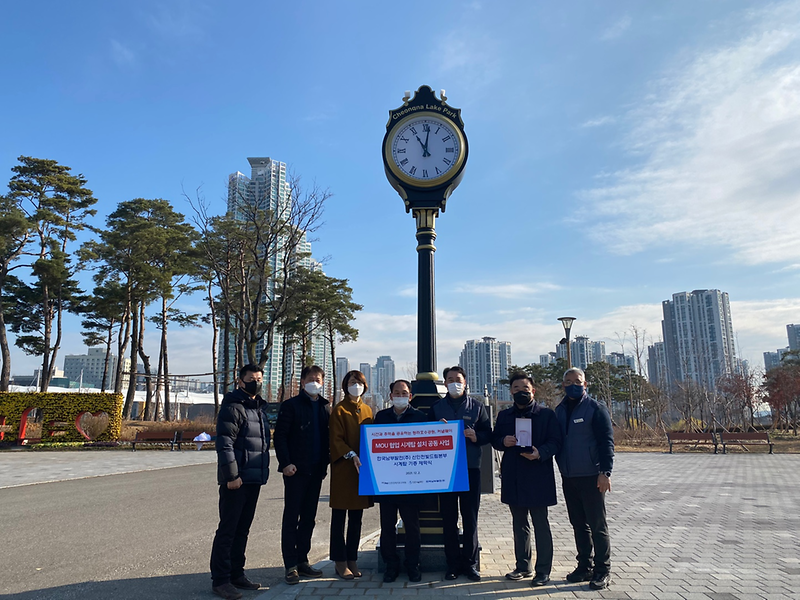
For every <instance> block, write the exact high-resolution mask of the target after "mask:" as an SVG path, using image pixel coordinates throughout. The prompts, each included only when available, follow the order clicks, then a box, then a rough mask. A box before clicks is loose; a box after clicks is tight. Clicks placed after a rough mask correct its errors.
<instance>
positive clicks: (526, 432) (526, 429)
mask: <svg viewBox="0 0 800 600" xmlns="http://www.w3.org/2000/svg"><path fill="white" fill-rule="evenodd" d="M531 425H532V423H531V420H530V419H524V418H523V419H517V435H516V438H517V446H522V447H523V448H530V447H531V446H532V445H533V444H532V443H531Z"/></svg>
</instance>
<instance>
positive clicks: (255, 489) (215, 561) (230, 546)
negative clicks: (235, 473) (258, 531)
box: [211, 484, 261, 586]
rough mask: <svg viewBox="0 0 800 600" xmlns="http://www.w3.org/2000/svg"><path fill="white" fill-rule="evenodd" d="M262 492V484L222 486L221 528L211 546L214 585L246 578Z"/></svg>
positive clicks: (220, 501)
mask: <svg viewBox="0 0 800 600" xmlns="http://www.w3.org/2000/svg"><path fill="white" fill-rule="evenodd" d="M260 493H261V486H260V485H254V484H245V485H242V486H241V487H239V489H237V490H229V489H228V486H227V485H221V486H219V527H217V533H216V534H215V535H214V543H213V544H212V546H211V580H212V585H214V586H218V585H222V584H224V583H228V582H229V581H230V580H231V579H238V578H239V577H241V576H242V575H244V562H245V556H244V551H245V548H246V547H247V536H248V535H249V534H250V525H251V524H252V523H253V517H254V516H255V514H256V504H258V495H259V494H260Z"/></svg>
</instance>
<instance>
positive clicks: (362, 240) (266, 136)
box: [0, 0, 800, 375]
mask: <svg viewBox="0 0 800 600" xmlns="http://www.w3.org/2000/svg"><path fill="white" fill-rule="evenodd" d="M0 72H2V73H3V88H4V91H3V93H2V94H0V114H2V115H3V119H2V127H0V186H4V185H5V183H6V182H7V181H8V178H9V177H10V176H11V171H10V169H11V167H12V166H13V165H14V164H16V159H17V157H18V156H19V155H31V156H36V157H42V158H51V159H55V160H57V161H59V162H60V163H62V164H65V165H68V166H70V167H72V168H73V170H74V172H79V173H83V174H84V175H85V176H86V177H87V178H88V181H89V187H90V188H91V189H92V190H94V192H95V195H96V197H97V198H98V199H99V203H98V209H99V213H100V215H99V216H98V224H102V223H103V222H104V218H105V216H106V215H107V214H108V213H110V212H111V211H112V210H114V208H115V206H116V204H117V203H118V202H121V201H124V200H129V199H132V198H136V197H146V198H155V197H163V198H166V199H169V200H171V201H172V202H173V203H174V205H175V206H176V208H177V209H178V210H180V211H182V212H184V213H186V214H188V213H190V210H191V209H190V207H189V206H188V205H187V204H186V202H185V201H184V200H183V198H182V190H183V189H185V190H187V191H188V192H189V193H190V194H193V193H194V190H196V189H198V188H200V193H201V194H202V195H203V196H204V197H205V198H206V200H207V201H208V202H210V203H212V204H213V205H214V206H216V207H217V208H218V210H219V211H220V212H221V211H223V210H224V196H225V184H226V181H227V176H228V174H229V173H232V172H234V171H237V170H239V171H242V172H245V173H249V168H248V163H247V157H248V156H270V157H272V158H273V159H276V160H281V161H284V162H286V163H287V164H288V165H289V167H290V168H291V169H292V170H294V171H295V172H296V173H298V174H300V175H302V177H303V180H304V182H305V183H306V185H308V186H310V185H311V184H312V182H316V183H317V184H318V185H319V186H321V187H323V188H325V187H327V188H329V189H330V191H331V192H332V193H333V194H334V196H333V197H332V199H331V200H330V201H329V204H328V207H327V210H326V213H325V226H324V227H323V228H322V229H321V230H320V231H319V233H318V239H317V240H316V241H315V242H314V254H315V255H316V256H317V257H318V258H325V270H326V272H327V273H328V274H329V275H332V276H335V277H342V278H347V279H349V280H350V283H351V285H352V286H353V288H354V298H355V300H356V301H357V302H360V303H361V304H363V305H364V310H363V312H362V313H360V314H359V316H358V320H357V322H356V326H357V327H358V328H359V329H360V332H361V333H360V336H359V340H358V342H356V343H353V344H347V345H343V346H342V347H340V348H339V349H338V353H339V354H341V355H344V356H347V357H348V358H349V359H350V360H351V363H353V365H354V366H357V364H358V363H359V362H371V363H374V361H375V358H376V357H377V356H378V355H380V354H390V355H391V356H392V357H393V358H394V359H395V361H396V363H397V368H398V374H402V375H407V374H408V370H409V365H410V364H411V363H413V362H414V361H415V360H416V348H415V337H416V334H415V332H416V317H415V311H416V291H415V288H416V253H415V250H414V248H415V239H414V233H415V229H414V222H413V220H412V218H411V216H410V215H407V214H406V213H405V212H404V209H403V205H402V202H401V200H400V199H399V197H398V196H397V194H396V193H395V192H394V191H393V190H392V188H391V187H390V186H389V184H388V183H387V181H386V179H385V176H384V173H383V166H382V162H381V157H380V148H381V140H382V138H383V135H384V133H385V125H386V120H387V117H388V111H389V110H390V109H392V108H396V107H398V106H399V105H400V104H401V102H402V100H401V99H402V96H403V92H404V91H405V90H415V89H416V88H418V87H419V86H420V85H423V84H428V85H430V86H431V87H433V88H434V89H435V90H439V89H441V88H444V89H446V90H447V97H448V102H449V103H450V104H451V105H453V106H455V107H458V108H461V109H462V116H463V119H464V122H465V126H466V133H467V135H468V137H469V143H470V156H469V162H468V164H467V168H466V176H465V178H464V180H463V182H462V184H461V186H460V187H459V189H458V190H456V192H455V193H454V195H453V197H452V198H451V199H450V201H449V202H448V207H447V212H446V213H445V214H444V215H441V217H440V218H439V220H438V223H437V233H438V238H437V241H436V244H437V248H438V250H437V252H436V286H437V287H436V292H437V312H438V341H439V350H438V362H439V369H440V371H441V369H442V368H443V367H445V366H447V365H449V364H453V363H456V362H457V361H458V355H459V352H460V350H461V348H462V347H463V344H464V341H465V340H467V339H473V338H478V337H483V336H492V337H496V338H498V339H501V340H507V341H510V342H511V343H512V346H513V359H514V362H516V363H519V364H524V363H528V362H536V361H538V356H539V354H541V353H545V352H548V351H551V350H553V349H554V346H555V344H556V343H557V342H558V340H559V339H560V338H561V337H562V335H563V330H562V329H561V325H560V323H558V321H557V320H556V318H557V317H559V316H563V315H571V316H575V317H577V318H578V320H577V321H576V323H575V326H574V328H573V335H588V336H589V337H591V338H592V339H595V340H605V341H606V349H607V351H609V352H610V351H619V350H620V344H619V341H620V339H623V338H624V337H625V336H626V332H629V330H630V327H631V325H635V326H637V327H638V328H639V329H644V330H645V331H646V332H647V338H648V341H650V340H653V341H656V340H658V339H659V338H660V332H661V329H660V320H661V301H662V300H665V299H668V298H670V297H671V295H672V294H673V293H675V292H680V291H691V290H693V289H704V288H718V289H721V290H724V291H727V292H728V293H729V294H730V298H731V306H732V316H733V325H734V329H735V330H736V331H737V334H738V345H739V349H740V353H741V355H742V356H743V357H744V358H746V359H748V360H750V362H751V364H753V365H754V366H763V362H762V359H761V354H762V352H764V351H766V350H775V349H776V348H778V347H784V346H786V344H787V340H786V330H785V325H786V324H787V323H797V322H800V285H798V284H800V236H798V232H800V191H798V190H800V2H798V1H790V2H776V3H765V2H744V1H733V0H731V1H713V2H712V1H699V2H669V3H668V2H647V3H645V2H624V1H618V2H613V3H608V2H580V3H577V2H560V3H556V2H529V1H519V2H513V1H508V2H471V3H470V2H458V1H449V2H448V1H443V2H431V1H425V2H423V1H415V0H409V1H408V2H404V3H399V4H398V3H391V4H390V3H383V2H373V1H360V2H336V3H334V2H323V1H310V0H309V1H302V0H300V1H296V2H280V3H279V2H227V3H217V2H201V1H195V0H192V1H191V2H189V1H163V2H150V1H140V2H128V3H116V2H105V1H102V2H100V1H97V2H89V1H84V2H80V3H63V2H36V1H31V2H25V3H19V2H14V3H12V2H3V3H0ZM0 189H2V187H0ZM185 308H186V309H187V310H193V311H196V312H202V311H204V310H205V309H204V307H203V305H202V301H201V299H199V298H198V299H194V300H191V299H190V300H189V301H188V302H187V303H186V305H185ZM77 327H78V323H77V322H70V323H69V324H68V328H69V330H70V331H69V333H68V335H67V337H66V339H65V343H64V346H63V348H62V351H61V356H62V357H63V355H64V354H67V353H80V352H82V351H83V350H82V347H81V345H80V336H79V334H78V331H77ZM156 337H157V333H156V332H155V331H153V332H151V334H150V337H149V341H148V342H147V343H148V346H149V349H150V351H151V353H152V355H153V356H155V355H156V347H157V344H156ZM629 337H630V335H629V333H628V338H629ZM625 344H626V348H625V349H626V351H629V350H630V340H629V339H628V341H627V342H625ZM209 346H210V331H208V330H201V329H197V330H191V331H188V330H185V331H175V332H174V333H173V337H172V343H171V357H170V362H171V370H173V371H174V372H183V373H192V372H197V369H198V365H200V364H203V362H204V361H206V360H209V361H210V359H208V358H207V357H208V356H210V351H208V352H206V350H205V349H206V348H208V347H209ZM37 363H38V360H37V359H35V358H32V357H26V356H24V355H22V354H21V353H19V352H16V353H15V354H14V356H13V359H12V372H13V373H15V374H23V373H30V372H31V371H32V369H33V368H35V367H36V366H37ZM60 364H61V360H60V359H59V365H60Z"/></svg>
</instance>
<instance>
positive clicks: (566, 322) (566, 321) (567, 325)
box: [558, 317, 575, 369]
mask: <svg viewBox="0 0 800 600" xmlns="http://www.w3.org/2000/svg"><path fill="white" fill-rule="evenodd" d="M558 320H559V321H561V324H562V325H563V326H564V337H565V338H566V340H567V369H571V368H572V349H571V348H570V346H569V332H570V330H571V329H572V323H574V322H575V317H558Z"/></svg>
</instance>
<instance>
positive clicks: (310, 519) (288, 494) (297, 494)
mask: <svg viewBox="0 0 800 600" xmlns="http://www.w3.org/2000/svg"><path fill="white" fill-rule="evenodd" d="M323 478H324V475H310V474H300V473H295V474H294V475H292V476H291V477H286V475H284V476H283V522H282V524H281V552H282V553H283V565H284V566H285V567H286V568H287V569H290V568H292V567H296V566H297V565H298V564H299V563H303V562H308V553H309V552H311V536H312V535H313V533H314V525H316V518H317V505H318V504H319V491H320V489H321V488H322V480H323Z"/></svg>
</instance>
